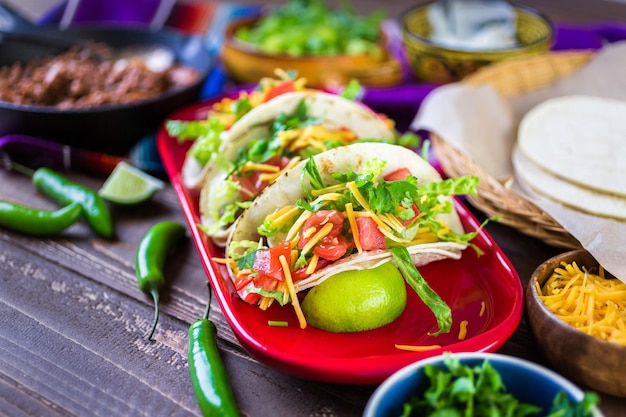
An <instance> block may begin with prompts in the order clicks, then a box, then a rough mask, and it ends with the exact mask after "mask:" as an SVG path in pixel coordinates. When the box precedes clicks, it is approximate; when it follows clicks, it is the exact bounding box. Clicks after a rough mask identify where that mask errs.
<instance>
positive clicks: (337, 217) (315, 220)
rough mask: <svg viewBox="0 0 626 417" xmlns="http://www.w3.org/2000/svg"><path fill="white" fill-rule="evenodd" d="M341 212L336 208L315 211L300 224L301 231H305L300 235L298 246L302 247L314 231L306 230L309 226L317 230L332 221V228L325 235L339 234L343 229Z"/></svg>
mask: <svg viewBox="0 0 626 417" xmlns="http://www.w3.org/2000/svg"><path fill="white" fill-rule="evenodd" d="M343 221H344V218H343V214H341V213H340V212H338V211H336V210H320V211H317V212H315V213H313V215H312V216H311V217H309V218H308V219H307V221H305V222H304V225H303V226H302V232H303V233H305V232H306V236H304V235H302V236H301V237H300V241H299V242H298V247H299V248H300V249H302V248H303V247H304V246H305V245H306V244H307V242H308V241H309V240H311V237H312V236H313V235H314V234H315V233H310V232H307V231H308V230H309V229H311V228H315V231H316V232H317V231H318V230H320V229H321V228H322V227H323V226H324V225H325V224H326V223H332V224H333V228H332V229H331V230H330V233H328V235H327V236H339V235H340V234H341V230H342V229H343Z"/></svg>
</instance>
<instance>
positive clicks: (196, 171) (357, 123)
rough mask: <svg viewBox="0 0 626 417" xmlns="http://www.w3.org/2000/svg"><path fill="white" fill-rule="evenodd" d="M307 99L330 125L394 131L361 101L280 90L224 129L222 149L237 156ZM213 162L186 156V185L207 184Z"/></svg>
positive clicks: (383, 135) (372, 134)
mask: <svg viewBox="0 0 626 417" xmlns="http://www.w3.org/2000/svg"><path fill="white" fill-rule="evenodd" d="M303 99H304V100H305V101H306V103H307V106H308V110H309V115H310V116H311V117H322V118H323V119H324V124H325V125H327V126H328V127H330V128H341V127H348V128H349V129H350V130H352V131H353V132H354V133H356V135H357V136H358V137H359V138H375V139H392V138H393V137H394V132H393V130H392V129H390V128H389V126H388V125H387V124H386V123H385V122H384V120H383V119H381V117H380V116H379V115H378V114H377V113H376V112H374V111H373V110H371V109H370V108H368V107H366V106H365V105H363V104H362V103H359V102H356V101H353V100H348V99H347V98H344V97H341V96H339V95H336V94H330V93H324V92H322V91H318V90H306V91H295V92H289V93H284V94H280V95H278V96H276V97H274V98H273V99H271V100H269V101H267V102H265V103H263V104H260V105H258V106H256V107H254V108H253V109H251V110H250V111H249V112H248V113H246V114H245V115H243V116H242V117H241V119H239V120H238V121H237V122H236V123H235V124H233V126H231V128H230V129H229V130H227V131H225V132H222V135H221V139H222V146H221V149H220V152H221V153H223V154H224V156H225V157H226V158H227V159H229V160H232V159H235V158H236V157H237V154H238V152H239V149H240V148H241V147H245V146H246V145H247V144H248V143H250V142H251V141H252V140H254V139H260V138H263V137H264V136H266V135H267V133H268V131H269V128H270V126H271V124H272V123H273V121H274V120H275V119H276V118H277V117H278V116H279V115H280V114H281V113H288V114H290V113H293V112H294V111H295V110H296V108H297V107H298V104H299V103H300V101H301V100H303ZM211 167H212V164H210V163H209V164H207V165H206V166H202V165H200V164H199V163H198V161H197V160H196V159H195V158H193V157H187V158H185V161H184V163H183V167H182V170H181V173H182V181H183V184H185V186H186V187H188V188H192V189H197V188H201V187H202V185H203V184H204V180H205V179H206V176H207V175H209V172H210V171H211V169H212V168H211Z"/></svg>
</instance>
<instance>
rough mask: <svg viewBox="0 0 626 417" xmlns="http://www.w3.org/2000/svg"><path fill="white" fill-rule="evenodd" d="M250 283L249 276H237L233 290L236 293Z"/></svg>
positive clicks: (250, 278)
mask: <svg viewBox="0 0 626 417" xmlns="http://www.w3.org/2000/svg"><path fill="white" fill-rule="evenodd" d="M251 282H252V277H251V276H250V274H239V275H237V278H236V279H235V289H236V290H237V291H239V290H241V289H243V288H245V287H246V286H247V285H248V284H249V283H251Z"/></svg>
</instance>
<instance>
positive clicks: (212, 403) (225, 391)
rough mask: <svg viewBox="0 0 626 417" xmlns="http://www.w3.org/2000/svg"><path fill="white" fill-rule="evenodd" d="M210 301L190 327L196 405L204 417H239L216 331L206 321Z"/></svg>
mask: <svg viewBox="0 0 626 417" xmlns="http://www.w3.org/2000/svg"><path fill="white" fill-rule="evenodd" d="M210 305H211V297H210V292H209V302H208V303H207V308H206V310H205V312H204V316H203V317H202V318H201V319H199V320H197V321H195V322H194V323H192V324H191V326H190V327H189V353H188V366H189V375H190V376H191V384H192V386H193V391H194V394H195V396H196V401H197V403H198V406H199V407H200V411H201V412H202V415H203V416H204V417H218V416H219V417H239V416H240V415H241V414H239V411H238V409H237V404H236V402H235V398H234V396H233V392H232V389H231V386H230V381H229V379H228V373H227V372H226V368H225V367H224V363H223V362H222V358H221V357H220V352H219V350H218V349H217V343H216V337H217V329H216V328H215V325H214V324H213V322H212V321H210V320H209V308H210Z"/></svg>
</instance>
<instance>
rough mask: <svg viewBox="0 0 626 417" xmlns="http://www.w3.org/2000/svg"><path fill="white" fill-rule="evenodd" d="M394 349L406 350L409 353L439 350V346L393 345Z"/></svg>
mask: <svg viewBox="0 0 626 417" xmlns="http://www.w3.org/2000/svg"><path fill="white" fill-rule="evenodd" d="M395 346H396V349H400V350H408V351H410V352H426V351H429V350H433V349H440V348H441V345H395Z"/></svg>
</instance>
